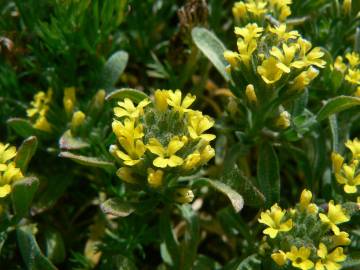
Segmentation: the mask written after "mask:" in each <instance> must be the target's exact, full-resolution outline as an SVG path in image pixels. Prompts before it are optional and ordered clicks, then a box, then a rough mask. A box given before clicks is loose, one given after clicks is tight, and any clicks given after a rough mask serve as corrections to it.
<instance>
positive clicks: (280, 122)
mask: <svg viewBox="0 0 360 270" xmlns="http://www.w3.org/2000/svg"><path fill="white" fill-rule="evenodd" d="M290 119H291V115H290V113H288V112H287V111H283V112H281V113H280V115H279V117H278V118H277V119H276V125H277V126H278V127H280V128H283V129H285V128H288V127H289V126H290Z"/></svg>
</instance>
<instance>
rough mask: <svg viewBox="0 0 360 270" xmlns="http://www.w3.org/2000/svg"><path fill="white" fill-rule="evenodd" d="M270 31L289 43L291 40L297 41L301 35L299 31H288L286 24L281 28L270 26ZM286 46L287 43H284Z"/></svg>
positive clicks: (280, 26) (281, 25)
mask: <svg viewBox="0 0 360 270" xmlns="http://www.w3.org/2000/svg"><path fill="white" fill-rule="evenodd" d="M269 31H270V32H271V33H273V34H275V35H276V36H277V38H278V39H279V40H284V41H288V40H289V39H297V38H298V37H299V36H300V34H299V32H298V31H290V32H287V31H286V24H285V23H282V24H280V25H279V26H275V27H271V26H269ZM284 44H285V43H284Z"/></svg>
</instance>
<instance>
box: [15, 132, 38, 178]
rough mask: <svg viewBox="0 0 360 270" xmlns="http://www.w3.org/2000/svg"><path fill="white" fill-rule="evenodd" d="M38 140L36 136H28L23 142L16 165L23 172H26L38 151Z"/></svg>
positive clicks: (17, 155) (16, 158)
mask: <svg viewBox="0 0 360 270" xmlns="http://www.w3.org/2000/svg"><path fill="white" fill-rule="evenodd" d="M37 145H38V141H37V139H36V137H35V136H31V137H29V138H27V139H26V140H25V141H23V143H22V144H21V146H20V148H19V149H18V151H17V154H16V157H15V163H16V167H18V168H19V169H20V170H21V171H22V172H23V173H25V172H26V169H27V166H28V164H29V162H30V160H31V158H32V157H33V156H34V154H35V152H36V148H37Z"/></svg>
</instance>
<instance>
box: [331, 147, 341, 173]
mask: <svg viewBox="0 0 360 270" xmlns="http://www.w3.org/2000/svg"><path fill="white" fill-rule="evenodd" d="M331 160H332V165H333V170H334V172H335V173H338V172H340V170H341V167H342V165H343V163H344V157H343V156H342V155H340V154H338V153H336V152H332V153H331Z"/></svg>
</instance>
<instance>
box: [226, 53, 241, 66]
mask: <svg viewBox="0 0 360 270" xmlns="http://www.w3.org/2000/svg"><path fill="white" fill-rule="evenodd" d="M224 58H225V60H226V61H227V62H228V63H229V64H230V66H231V67H237V65H238V63H239V60H240V55H239V54H238V53H236V52H232V51H225V52H224Z"/></svg>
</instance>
